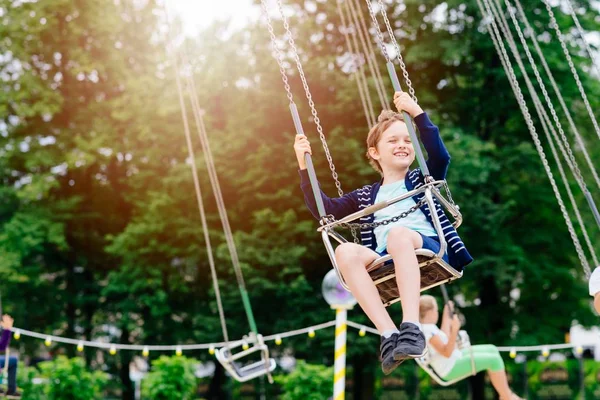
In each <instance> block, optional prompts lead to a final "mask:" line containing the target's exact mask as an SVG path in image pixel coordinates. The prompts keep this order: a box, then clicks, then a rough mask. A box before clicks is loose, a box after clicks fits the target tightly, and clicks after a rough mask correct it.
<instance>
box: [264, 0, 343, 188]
mask: <svg viewBox="0 0 600 400" xmlns="http://www.w3.org/2000/svg"><path fill="white" fill-rule="evenodd" d="M263 1H264V0H263ZM277 6H278V7H279V12H280V13H281V18H282V19H283V27H284V28H285V31H286V33H287V37H288V43H289V44H290V47H291V49H292V54H293V56H294V59H295V60H296V66H297V68H298V72H299V73H300V79H301V80H302V86H303V87H304V92H305V93H306V99H307V100H308V105H309V107H310V111H311V113H312V116H313V121H314V123H315V125H316V126H317V131H318V132H319V138H320V139H321V144H322V145H323V150H324V151H325V156H326V157H327V162H328V163H329V169H330V170H331V176H332V177H333V180H334V181H335V187H336V188H337V191H338V194H339V195H340V197H341V196H343V195H344V191H343V190H342V184H341V183H340V181H339V179H338V174H337V172H336V170H335V165H334V164H333V158H332V157H331V153H330V152H329V146H328V145H327V140H326V139H325V134H324V133H323V127H322V126H321V121H320V120H319V116H318V114H317V109H316V108H315V103H314V101H313V99H312V94H311V92H310V89H309V87H308V82H307V81H306V76H305V75H304V68H303V67H302V62H301V61H300V55H299V54H298V49H297V48H296V42H295V41H294V36H293V35H292V31H291V30H290V25H289V24H288V20H287V17H286V16H285V13H284V12H283V5H282V3H281V0H277Z"/></svg>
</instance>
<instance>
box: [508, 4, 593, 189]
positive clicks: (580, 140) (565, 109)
mask: <svg viewBox="0 0 600 400" xmlns="http://www.w3.org/2000/svg"><path fill="white" fill-rule="evenodd" d="M515 5H516V6H517V10H518V12H519V15H520V16H521V19H522V20H523V23H524V24H525V28H526V33H527V34H528V36H529V39H530V40H531V41H532V42H533V46H534V48H535V51H536V53H537V55H538V57H539V58H540V60H541V61H542V66H543V67H544V71H546V75H547V76H548V78H549V79H550V84H551V86H552V89H553V90H554V93H555V95H556V97H557V98H558V102H559V103H560V106H561V108H562V110H563V112H564V114H565V116H566V117H567V121H568V122H569V126H570V127H571V130H572V131H573V135H574V136H575V139H576V141H577V143H578V144H579V145H580V146H581V151H582V152H583V157H584V158H585V161H586V162H587V164H588V166H589V168H590V170H591V172H592V176H593V177H594V180H595V181H596V185H597V186H598V187H599V188H600V176H598V172H597V171H596V167H595V166H594V163H593V162H592V159H591V157H590V155H589V153H588V151H587V147H586V145H585V142H584V140H583V138H582V137H581V135H580V134H579V130H578V129H577V126H576V125H575V121H573V117H572V116H571V112H570V110H569V108H568V107H567V104H566V103H565V100H564V98H563V96H562V93H561V91H560V89H559V88H558V85H557V83H556V80H555V79H554V75H553V74H552V71H551V70H550V67H549V66H548V62H547V61H546V57H544V53H543V52H542V49H541V48H540V45H539V43H538V41H537V39H536V33H535V31H534V30H533V28H532V27H531V25H530V24H529V21H528V20H527V16H526V15H525V11H524V10H523V6H521V2H520V1H519V0H515Z"/></svg>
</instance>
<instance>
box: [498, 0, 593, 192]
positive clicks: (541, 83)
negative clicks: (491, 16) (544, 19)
mask: <svg viewBox="0 0 600 400" xmlns="http://www.w3.org/2000/svg"><path fill="white" fill-rule="evenodd" d="M496 1H498V0H496ZM504 3H505V4H506V7H507V9H508V10H509V14H510V17H511V19H512V22H513V25H514V26H515V30H516V31H517V34H518V36H519V39H520V41H521V44H522V45H523V49H524V50H525V54H526V55H527V59H528V60H529V63H530V64H531V68H532V69H533V74H534V75H535V78H536V80H537V82H538V85H539V86H540V88H541V89H542V94H543V96H544V100H546V105H547V106H548V109H549V110H550V114H552V119H553V120H554V123H555V125H556V128H557V129H558V133H559V134H560V138H561V139H562V142H563V144H564V148H565V149H566V151H567V154H568V156H569V159H570V160H571V164H572V166H573V168H572V169H571V171H572V172H573V174H574V175H575V179H576V180H577V183H579V186H580V187H581V189H582V190H584V189H587V188H586V184H585V181H584V179H583V176H582V175H581V170H580V169H579V165H578V163H577V160H576V159H575V155H574V154H573V151H572V150H571V146H570V144H569V140H568V139H567V136H566V135H565V131H564V130H563V127H562V124H561V123H560V120H559V118H558V115H557V114H556V110H555V109H554V105H553V104H552V100H550V96H549V95H548V91H547V90H546V85H545V84H544V81H543V80H542V77H541V76H540V72H539V70H538V68H537V66H536V64H535V60H534V59H533V56H532V55H531V52H530V51H529V46H528V45H527V41H526V40H525V36H524V35H523V31H522V30H521V27H520V26H519V22H518V21H517V17H516V16H515V13H514V9H513V8H512V6H511V4H510V2H509V0H504Z"/></svg>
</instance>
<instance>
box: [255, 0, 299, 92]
mask: <svg viewBox="0 0 600 400" xmlns="http://www.w3.org/2000/svg"><path fill="white" fill-rule="evenodd" d="M260 4H261V6H262V10H263V14H265V18H266V19H267V28H268V29H269V35H270V36H271V47H273V51H274V52H275V54H276V57H275V60H276V61H277V64H278V65H279V72H280V73H281V80H283V86H284V87H285V91H286V92H287V97H288V99H289V100H290V104H294V95H293V94H292V88H291V87H290V83H289V81H288V77H287V73H286V72H285V67H284V65H283V55H282V54H281V51H280V50H279V46H277V37H276V36H275V32H274V31H273V24H272V23H271V17H269V11H268V10H267V4H266V0H261V1H260Z"/></svg>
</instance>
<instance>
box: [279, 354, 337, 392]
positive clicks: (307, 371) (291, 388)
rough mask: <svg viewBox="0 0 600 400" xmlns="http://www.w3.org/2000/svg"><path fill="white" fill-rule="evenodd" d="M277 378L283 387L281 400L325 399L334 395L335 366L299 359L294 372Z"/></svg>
mask: <svg viewBox="0 0 600 400" xmlns="http://www.w3.org/2000/svg"><path fill="white" fill-rule="evenodd" d="M275 380H276V381H277V383H279V384H280V385H281V387H282V389H283V395H282V396H281V400H323V399H329V398H331V397H332V395H333V367H325V366H323V365H311V364H307V363H306V362H304V361H301V360H298V364H297V365H296V368H295V369H294V371H292V373H290V374H289V375H285V376H277V377H275Z"/></svg>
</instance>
